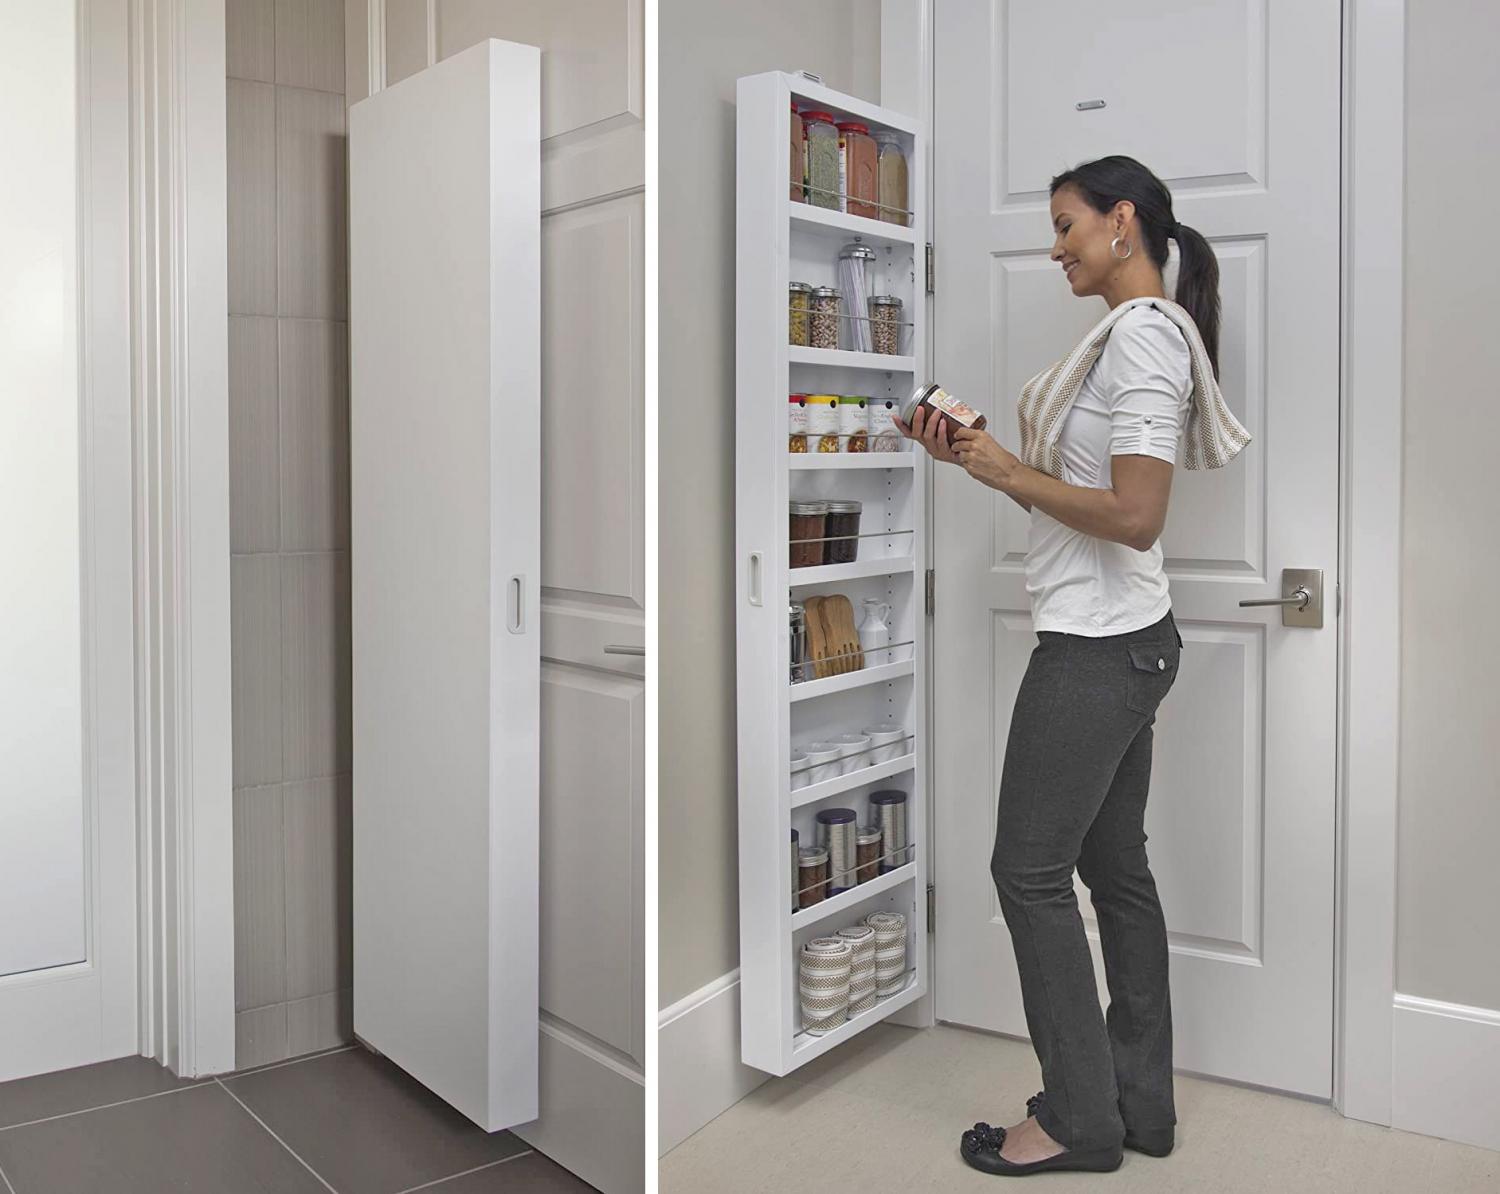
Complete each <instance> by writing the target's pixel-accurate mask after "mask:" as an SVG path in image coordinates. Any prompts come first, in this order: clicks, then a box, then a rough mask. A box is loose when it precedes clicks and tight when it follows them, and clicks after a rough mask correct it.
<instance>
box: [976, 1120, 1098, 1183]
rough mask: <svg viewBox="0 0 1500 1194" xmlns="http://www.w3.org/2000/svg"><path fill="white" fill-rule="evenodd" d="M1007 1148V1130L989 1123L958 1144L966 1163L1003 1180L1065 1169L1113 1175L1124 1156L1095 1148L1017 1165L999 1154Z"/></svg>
mask: <svg viewBox="0 0 1500 1194" xmlns="http://www.w3.org/2000/svg"><path fill="white" fill-rule="evenodd" d="M1004 1145H1005V1129H1004V1128H992V1127H990V1125H989V1124H986V1123H977V1124H975V1125H974V1126H973V1127H972V1128H970V1129H969V1130H968V1131H967V1132H965V1133H964V1134H963V1138H962V1140H961V1141H960V1142H959V1149H958V1151H959V1154H960V1155H961V1156H962V1157H963V1159H964V1163H965V1164H966V1165H970V1166H972V1167H973V1168H975V1169H978V1170H979V1171H980V1172H981V1173H993V1174H996V1175H998V1176H1001V1177H1026V1176H1028V1175H1029V1174H1033V1173H1055V1172H1059V1171H1064V1170H1082V1171H1086V1172H1089V1173H1112V1172H1113V1171H1114V1170H1116V1169H1118V1168H1119V1167H1120V1162H1121V1161H1122V1160H1123V1159H1124V1156H1125V1154H1124V1153H1123V1152H1121V1151H1120V1149H1119V1148H1112V1149H1095V1150H1093V1151H1091V1152H1075V1151H1073V1150H1072V1149H1069V1150H1068V1151H1067V1152H1063V1153H1058V1154H1057V1156H1055V1157H1046V1158H1044V1159H1043V1160H1040V1161H1028V1162H1026V1163H1025V1164H1017V1163H1016V1162H1014V1161H1007V1160H1006V1159H1005V1158H1004V1157H1002V1156H1001V1155H1000V1149H1001V1148H1002V1147H1004Z"/></svg>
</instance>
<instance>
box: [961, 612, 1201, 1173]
mask: <svg viewBox="0 0 1500 1194" xmlns="http://www.w3.org/2000/svg"><path fill="white" fill-rule="evenodd" d="M1037 640H1038V643H1037V647H1036V649H1035V650H1034V651H1033V652H1032V655H1031V662H1030V664H1029V665H1028V667H1027V669H1026V676H1025V678H1024V679H1023V680H1022V681H1021V689H1020V692H1019V693H1018V694H1017V695H1016V705H1015V711H1014V713H1013V714H1012V715H1011V723H1010V738H1009V740H1008V742H1007V744H1006V748H1005V767H1004V771H1003V774H1002V778H1001V781H1000V800H999V816H998V819H997V828H996V833H995V850H994V854H993V856H992V858H991V861H990V870H991V872H992V874H993V875H994V879H995V890H996V891H997V892H998V894H999V896H1000V907H1001V910H1002V911H1003V912H1004V915H1005V923H1006V925H1007V926H1008V927H1009V929H1010V936H1011V942H1012V944H1013V945H1014V946H1015V951H1016V968H1017V970H1018V971H1019V973H1020V978H1021V995H1022V999H1023V1001H1024V1003H1025V1007H1026V1024H1027V1027H1028V1029H1029V1030H1030V1033H1031V1042H1032V1045H1033V1047H1034V1048H1035V1049H1036V1053H1037V1059H1038V1060H1039V1061H1040V1062H1041V1066H1042V1083H1043V1088H1044V1090H1045V1091H1046V1099H1045V1101H1044V1102H1043V1103H1042V1104H1041V1105H1040V1106H1039V1108H1038V1110H1037V1121H1038V1122H1039V1123H1040V1124H1041V1126H1042V1128H1043V1129H1044V1130H1045V1131H1046V1133H1047V1135H1049V1136H1051V1137H1052V1138H1053V1139H1054V1140H1056V1141H1057V1142H1058V1143H1059V1144H1061V1145H1064V1146H1065V1147H1067V1148H1070V1149H1096V1148H1113V1147H1115V1146H1116V1145H1118V1144H1119V1143H1120V1141H1121V1140H1122V1139H1123V1138H1124V1134H1125V1127H1126V1126H1127V1125H1128V1126H1129V1127H1131V1128H1132V1129H1143V1128H1163V1127H1168V1126H1170V1125H1173V1124H1175V1123H1176V1122H1177V1115H1176V1111H1175V1108H1174V1105H1173V1101H1172V1006H1171V994H1170V991H1169V988H1168V985H1167V929H1166V923H1165V922H1164V920H1163V918H1162V911H1161V901H1160V900H1159V899H1158V898H1157V895H1156V883H1155V881H1154V880H1153V879H1152V878H1151V869H1150V867H1149V866H1148V865H1147V862H1146V830H1145V816H1146V793H1147V791H1148V789H1149V787H1150V784H1151V740H1152V724H1153V722H1154V721H1155V720H1156V710H1157V706H1158V705H1159V704H1160V703H1161V700H1162V698H1163V697H1165V696H1166V695H1167V691H1168V690H1169V689H1170V688H1171V687H1172V682H1173V680H1174V679H1175V678H1176V676H1177V663H1178V657H1179V653H1180V650H1181V647H1182V639H1181V637H1180V636H1179V635H1178V633H1177V624H1176V622H1175V621H1174V620H1173V618H1172V615H1171V614H1170V613H1168V614H1167V615H1166V617H1164V618H1163V619H1162V620H1161V621H1159V622H1157V623H1156V624H1155V625H1153V626H1148V627H1146V628H1145V629H1144V630H1136V631H1132V632H1130V633H1129V634H1121V635H1114V636H1111V637H1108V638H1086V637H1083V636H1081V635H1075V634H1057V633H1049V632H1042V633H1040V634H1038V635H1037ZM1075 866H1076V867H1077V868H1078V876H1079V878H1081V879H1082V880H1083V881H1084V883H1085V884H1086V885H1087V886H1088V888H1089V892H1090V894H1091V896H1092V900H1093V905H1094V912H1095V914H1096V916H1097V918H1098V922H1099V939H1100V944H1101V946H1102V949H1103V954H1104V972H1105V976H1106V978H1107V980H1108V985H1109V1014H1108V1016H1107V1017H1106V1016H1105V1015H1104V1014H1103V1013H1101V1011H1100V1009H1099V997H1098V993H1097V989H1096V987H1095V982H1094V967H1093V962H1092V960H1091V959H1090V957H1089V946H1088V940H1087V938H1086V937H1085V936H1084V929H1083V920H1082V918H1081V917H1080V916H1079V913H1078V900H1077V898H1076V897H1075V896H1074V893H1073V868H1074V867H1075Z"/></svg>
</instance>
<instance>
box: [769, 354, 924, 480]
mask: <svg viewBox="0 0 1500 1194" xmlns="http://www.w3.org/2000/svg"><path fill="white" fill-rule="evenodd" d="M887 359H889V358H887ZM786 459H787V468H789V469H791V470H792V471H793V472H802V471H803V470H805V469H829V468H831V469H851V468H852V469H862V468H915V467H916V459H917V454H916V453H915V452H913V451H912V450H911V449H910V448H903V449H902V450H901V451H899V452H847V453H846V452H788V453H787V454H786Z"/></svg>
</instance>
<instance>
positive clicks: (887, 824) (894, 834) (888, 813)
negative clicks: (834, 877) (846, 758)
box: [870, 788, 911, 873]
mask: <svg viewBox="0 0 1500 1194" xmlns="http://www.w3.org/2000/svg"><path fill="white" fill-rule="evenodd" d="M870 815H871V816H872V817H873V818H874V819H875V824H876V825H878V826H879V827H880V860H881V861H880V869H881V871H882V873H883V872H885V871H894V870H895V869H896V868H897V867H898V866H904V865H905V864H906V863H908V862H910V861H911V857H910V855H911V851H910V850H909V849H908V842H907V840H906V793H905V792H903V791H901V790H900V789H899V788H889V789H885V790H883V791H880V792H872V793H871V794H870Z"/></svg>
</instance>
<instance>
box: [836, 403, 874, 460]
mask: <svg viewBox="0 0 1500 1194" xmlns="http://www.w3.org/2000/svg"><path fill="white" fill-rule="evenodd" d="M869 435H870V419H869V413H868V410H867V409H866V406H865V403H864V401H863V400H861V401H858V402H840V403H839V440H840V442H841V443H842V444H843V446H844V448H843V450H844V451H845V452H865V451H868V450H869Z"/></svg>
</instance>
